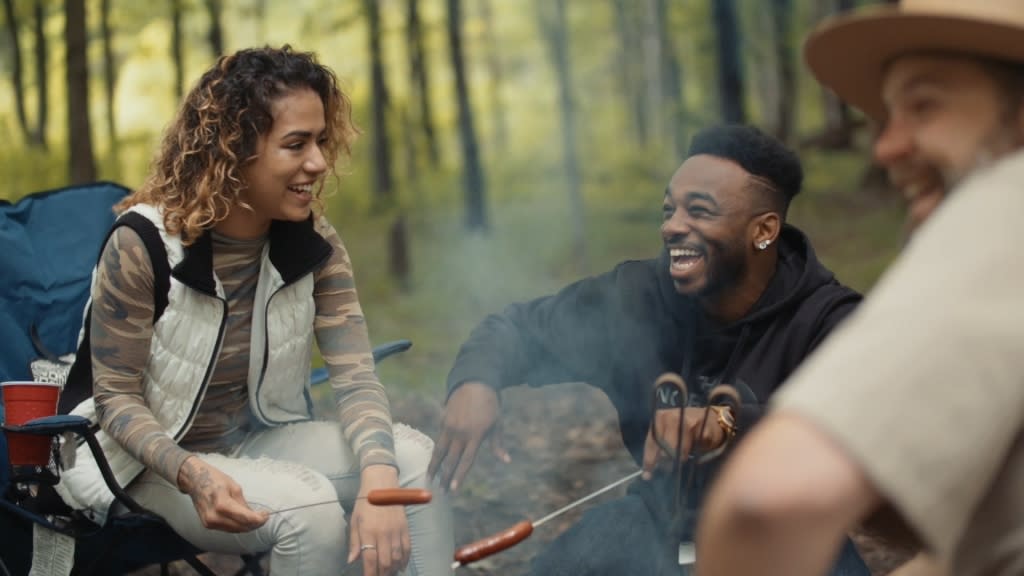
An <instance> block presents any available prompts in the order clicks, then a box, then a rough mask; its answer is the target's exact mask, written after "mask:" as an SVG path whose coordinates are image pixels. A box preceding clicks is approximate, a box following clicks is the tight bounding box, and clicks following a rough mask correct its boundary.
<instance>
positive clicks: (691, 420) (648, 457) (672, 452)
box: [643, 408, 726, 480]
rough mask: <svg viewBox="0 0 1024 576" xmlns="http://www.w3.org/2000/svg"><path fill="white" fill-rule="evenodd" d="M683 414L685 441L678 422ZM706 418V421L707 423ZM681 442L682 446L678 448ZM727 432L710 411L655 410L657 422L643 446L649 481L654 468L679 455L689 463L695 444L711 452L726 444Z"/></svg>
mask: <svg viewBox="0 0 1024 576" xmlns="http://www.w3.org/2000/svg"><path fill="white" fill-rule="evenodd" d="M680 413H682V414H683V416H682V417H683V423H682V426H683V429H682V438H680V434H679V433H680V430H679V424H680V423H679V419H680ZM705 419H706V420H707V422H706V423H705ZM679 440H682V446H679V443H678V442H679ZM725 440H726V434H725V430H723V429H722V427H721V426H720V425H719V424H718V420H717V418H716V416H715V413H714V412H712V411H710V410H709V409H707V408H683V409H678V408H660V409H658V410H655V411H654V420H653V421H652V422H651V428H650V430H648V431H647V441H646V442H645V443H644V462H643V468H644V474H643V477H644V479H645V480H650V479H651V476H652V474H653V473H654V470H655V468H657V467H658V466H659V465H661V464H663V463H666V462H669V463H670V462H672V461H673V460H674V459H675V458H676V454H678V457H679V460H680V461H683V460H686V457H687V456H688V455H689V454H690V450H692V449H693V447H694V445H696V446H697V447H699V448H700V449H701V451H703V452H708V451H711V450H714V449H715V448H718V447H719V446H721V445H722V444H724V443H725Z"/></svg>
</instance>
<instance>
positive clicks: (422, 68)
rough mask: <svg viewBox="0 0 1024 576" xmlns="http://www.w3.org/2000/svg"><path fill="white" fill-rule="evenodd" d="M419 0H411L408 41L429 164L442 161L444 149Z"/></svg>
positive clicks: (411, 72)
mask: <svg viewBox="0 0 1024 576" xmlns="http://www.w3.org/2000/svg"><path fill="white" fill-rule="evenodd" d="M419 5H420V3H419V0H408V2H407V8H408V10H407V14H406V15H407V22H406V44H408V47H409V71H410V75H411V76H412V88H413V92H414V97H415V98H416V99H417V100H418V101H419V120H420V128H421V129H422V130H423V138H424V140H426V143H427V157H428V158H429V159H430V165H431V166H433V167H434V168H437V167H438V166H439V165H440V164H441V152H440V149H439V147H438V145H437V135H436V133H435V131H434V110H433V108H434V107H433V105H432V102H433V100H432V99H431V95H430V72H429V68H428V65H427V52H426V50H425V49H424V47H423V22H422V20H421V18H420V8H419Z"/></svg>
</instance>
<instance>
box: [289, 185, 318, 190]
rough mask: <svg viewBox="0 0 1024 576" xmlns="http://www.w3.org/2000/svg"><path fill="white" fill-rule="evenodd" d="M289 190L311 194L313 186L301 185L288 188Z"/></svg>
mask: <svg viewBox="0 0 1024 576" xmlns="http://www.w3.org/2000/svg"><path fill="white" fill-rule="evenodd" d="M289 188H291V189H292V190H295V191H296V192H312V191H313V185H312V184H303V185H302V186H289Z"/></svg>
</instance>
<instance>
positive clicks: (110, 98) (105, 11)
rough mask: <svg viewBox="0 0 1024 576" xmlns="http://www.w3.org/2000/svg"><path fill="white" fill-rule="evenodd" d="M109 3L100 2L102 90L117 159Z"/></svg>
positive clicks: (108, 127) (112, 149)
mask: <svg viewBox="0 0 1024 576" xmlns="http://www.w3.org/2000/svg"><path fill="white" fill-rule="evenodd" d="M110 2H111V0H100V28H101V32H102V36H103V88H104V92H105V94H104V95H105V96H106V104H107V107H106V108H107V137H108V138H109V139H110V150H111V152H112V153H113V154H114V156H115V158H116V157H117V123H116V121H115V109H114V87H115V85H116V83H117V69H116V66H117V65H116V64H115V63H114V33H113V30H111V28H110Z"/></svg>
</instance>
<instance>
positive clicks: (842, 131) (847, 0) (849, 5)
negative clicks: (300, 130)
mask: <svg viewBox="0 0 1024 576" xmlns="http://www.w3.org/2000/svg"><path fill="white" fill-rule="evenodd" d="M854 5H855V2H854V0H838V1H836V0H821V1H820V2H819V3H818V6H819V14H818V18H817V20H819V21H820V20H821V19H822V18H824V17H825V16H827V15H829V14H833V13H842V12H847V11H850V10H852V9H853V8H854ZM821 99H822V110H824V113H825V130H824V132H823V133H822V135H821V138H820V144H821V146H822V147H824V148H827V149H834V150H845V149H849V148H850V147H852V146H853V131H854V128H855V126H854V122H853V118H852V117H851V115H850V108H849V106H847V105H846V103H845V102H843V101H842V100H840V99H839V98H837V97H836V95H835V94H833V93H832V92H831V91H830V90H828V89H827V88H824V87H822V89H821Z"/></svg>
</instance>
